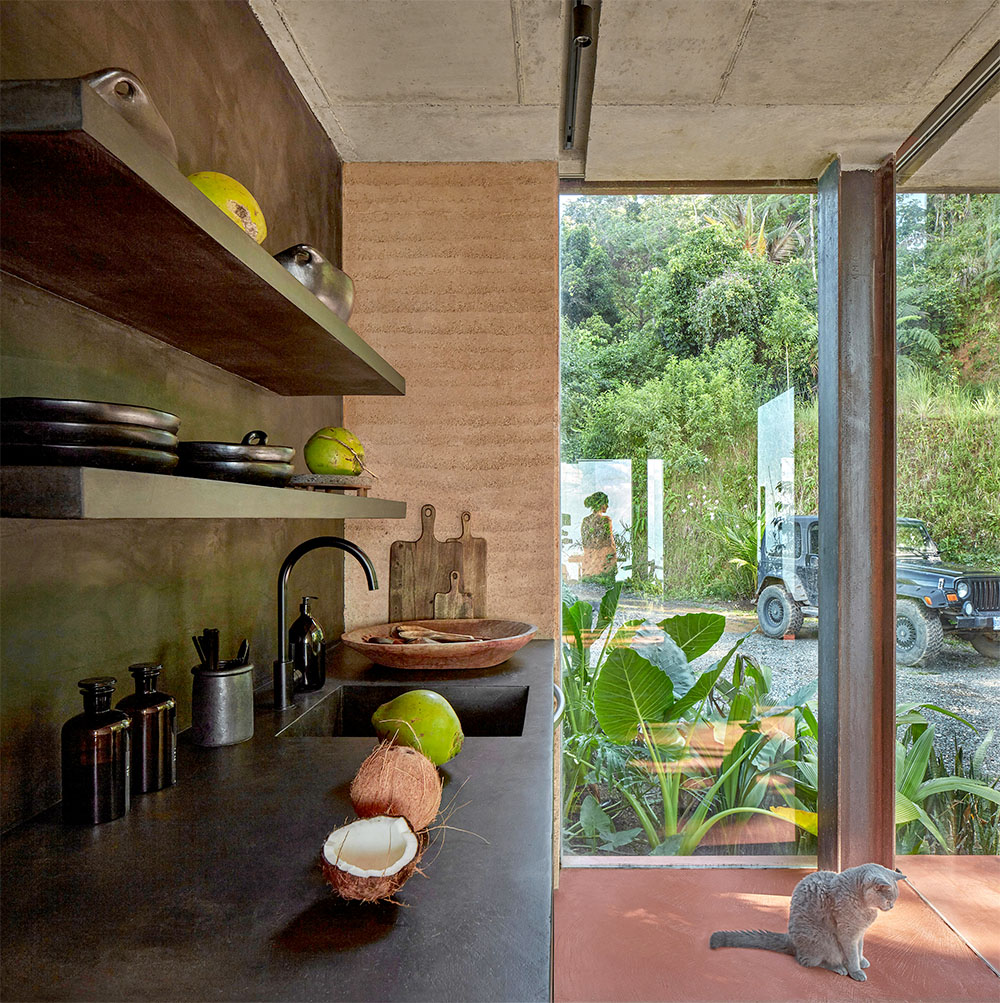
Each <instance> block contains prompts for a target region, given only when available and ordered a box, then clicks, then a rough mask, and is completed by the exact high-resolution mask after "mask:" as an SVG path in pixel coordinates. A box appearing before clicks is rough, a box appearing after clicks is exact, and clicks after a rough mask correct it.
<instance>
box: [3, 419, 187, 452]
mask: <svg viewBox="0 0 1000 1003" xmlns="http://www.w3.org/2000/svg"><path fill="white" fill-rule="evenodd" d="M0 442H4V443H7V442H12V443H19V444H21V445H27V444H28V443H35V442H38V443H44V444H46V445H51V446H134V447H137V448H139V449H161V450H164V451H167V452H174V451H175V450H176V449H177V436H176V435H174V434H173V433H172V432H165V431H163V430H162V429H159V428H147V427H145V426H143V425H121V424H116V423H113V422H86V421H18V420H15V419H12V420H7V419H6V418H4V419H3V420H0Z"/></svg>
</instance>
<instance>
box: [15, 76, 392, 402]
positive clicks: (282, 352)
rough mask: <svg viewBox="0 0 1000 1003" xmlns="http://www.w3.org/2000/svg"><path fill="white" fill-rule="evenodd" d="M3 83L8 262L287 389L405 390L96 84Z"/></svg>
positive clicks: (79, 299) (67, 294)
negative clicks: (98, 90)
mask: <svg viewBox="0 0 1000 1003" xmlns="http://www.w3.org/2000/svg"><path fill="white" fill-rule="evenodd" d="M2 86H3V90H2V97H3V108H2V111H3V118H2V135H3V145H2V154H3V162H2V172H0V183H2V199H3V216H2V222H0V246H2V251H3V258H2V262H0V264H2V267H3V269H4V270H5V271H8V272H12V273H13V274H15V275H18V276H20V277H21V278H23V279H26V280H27V281H28V282H31V283H33V284H35V285H37V286H41V287H42V288H43V289H47V290H49V291H51V292H53V293H56V294H57V295H59V296H62V297H64V298H66V299H69V300H72V301H74V302H76V303H80V304H81V305H83V306H85V307H88V308H89V309H91V310H95V311H97V312H98V313H101V314H104V315H106V316H108V317H112V318H114V319H115V320H118V321H121V322H123V323H125V324H128V325H130V326H131V327H135V328H137V329H138V330H140V331H144V332H145V333H146V334H149V335H151V336H152V337H154V338H158V339H159V340H160V341H163V342H166V343H167V344H169V345H173V346H174V347H175V348H180V349H182V350H184V351H185V352H190V353H191V354H192V355H195V356H197V357H198V358H200V359H204V360H205V361H206V362H210V363H212V364H213V365H216V366H219V367H220V368H222V369H225V370H227V371H228V372H231V373H235V374H236V375H238V376H242V377H243V378H244V379H247V380H250V381H251V382H253V383H256V384H258V385H260V386H262V387H266V388H267V389H269V390H272V391H274V392H275V393H278V394H283V395H286V396H300V395H313V394H316V395H328V394H392V395H399V394H403V393H404V392H405V381H404V379H403V377H402V376H400V374H399V373H397V372H396V371H395V370H394V369H393V368H392V366H390V365H389V364H388V363H387V362H386V361H385V360H384V359H383V358H382V357H381V356H380V355H379V354H378V353H377V352H375V351H374V350H373V349H372V348H370V347H369V346H368V345H367V344H365V342H364V341H362V339H361V338H360V337H358V335H356V334H355V333H354V332H353V331H352V330H351V329H350V328H349V327H348V326H347V325H346V324H344V323H343V322H342V321H341V320H340V318H339V317H337V315H336V314H334V313H333V311H332V310H329V309H328V308H327V307H325V306H324V305H323V304H322V303H320V301H319V300H318V299H316V297H315V296H313V295H312V293H310V292H309V291H308V290H307V289H306V288H305V287H304V286H303V285H301V284H300V283H299V282H298V281H296V279H294V278H293V277H292V276H291V275H290V274H289V273H288V272H287V271H285V269H284V268H282V267H281V265H279V264H278V263H277V262H276V261H275V260H274V259H273V258H272V257H271V256H270V255H269V254H268V253H267V251H265V250H264V249H263V248H262V247H260V246H258V245H257V244H256V243H255V242H254V241H253V240H252V239H251V238H250V237H248V236H247V235H246V234H245V233H244V232H243V230H242V229H240V227H238V226H237V225H236V224H235V223H233V222H232V221H231V220H230V219H229V218H228V217H227V216H226V215H225V214H224V213H222V212H221V211H220V210H219V209H218V208H216V206H215V205H214V204H213V203H212V202H210V201H209V200H208V199H207V198H206V197H205V196H204V195H202V194H201V192H200V191H198V189H197V188H195V187H194V185H192V184H191V183H190V182H189V181H188V180H187V178H185V177H184V176H183V175H182V174H181V173H180V172H179V171H178V170H177V169H176V168H175V167H174V166H173V165H172V164H171V163H170V162H169V161H167V160H166V159H165V158H164V157H162V156H161V155H160V154H159V153H157V152H156V151H155V150H153V149H152V148H151V147H150V146H149V145H148V144H147V143H146V142H145V141H144V140H143V139H142V137H141V136H139V134H138V133H137V132H136V131H135V130H134V129H133V128H132V127H131V126H130V125H128V123H126V122H125V121H124V120H123V119H122V118H121V117H120V116H119V115H118V114H117V112H115V111H114V109H112V108H111V107H109V106H108V105H107V104H105V102H104V101H103V100H102V99H101V98H100V97H99V96H98V95H97V94H96V93H94V92H93V90H92V89H91V88H90V87H89V86H88V85H87V84H85V83H81V81H79V80H75V79H69V80H36V81H5V82H4V83H3V85H2Z"/></svg>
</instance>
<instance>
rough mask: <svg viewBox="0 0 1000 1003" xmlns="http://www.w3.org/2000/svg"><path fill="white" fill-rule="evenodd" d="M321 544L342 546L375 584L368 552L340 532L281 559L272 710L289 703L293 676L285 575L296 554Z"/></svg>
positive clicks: (301, 546)
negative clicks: (286, 613) (339, 534)
mask: <svg viewBox="0 0 1000 1003" xmlns="http://www.w3.org/2000/svg"><path fill="white" fill-rule="evenodd" d="M321 547H334V548H336V549H337V550H343V551H344V552H345V553H347V554H350V555H351V556H352V557H354V558H355V559H356V560H357V562H358V563H359V564H360V565H361V567H362V569H363V570H364V573H365V578H367V579H368V588H369V590H370V591H374V590H375V589H377V588H378V580H377V579H376V578H375V568H374V567H373V566H372V562H371V560H370V559H369V557H368V555H367V554H366V553H365V552H364V551H363V550H362V549H361V548H360V547H359V546H358V545H357V544H356V543H351V541H350V540H345V539H344V538H343V537H341V536H317V537H314V538H313V539H312V540H306V541H305V543H300V544H299V545H298V546H297V547H295V548H293V550H292V551H291V552H290V553H289V555H288V556H287V557H286V558H285V560H284V561H283V562H282V565H281V570H280V571H279V572H278V645H277V648H276V651H277V653H278V657H277V658H276V659H275V662H274V707H275V710H286V709H287V708H289V707H291V706H292V687H293V685H294V678H293V675H294V674H293V672H292V658H291V652H290V651H289V646H288V636H287V632H286V630H285V601H286V594H287V591H288V576H289V575H290V574H291V572H292V568H294V567H295V565H296V564H297V563H298V561H299V558H300V557H303V556H304V555H305V554H308V553H310V552H311V551H313V550H319V549H320V548H321Z"/></svg>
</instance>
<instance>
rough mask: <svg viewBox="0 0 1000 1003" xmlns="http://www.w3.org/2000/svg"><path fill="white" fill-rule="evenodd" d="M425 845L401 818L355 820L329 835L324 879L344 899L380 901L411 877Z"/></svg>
mask: <svg viewBox="0 0 1000 1003" xmlns="http://www.w3.org/2000/svg"><path fill="white" fill-rule="evenodd" d="M426 845H427V844H426V840H422V839H420V838H419V837H418V835H417V834H416V833H415V832H414V831H413V829H412V827H411V826H410V824H409V822H407V821H406V819H405V818H402V817H401V816H395V817H389V816H387V815H376V816H374V817H372V818H360V819H356V820H355V821H354V822H351V823H349V824H348V825H343V826H341V827H340V828H339V829H334V830H333V832H331V833H330V835H329V836H327V838H326V842H325V843H324V844H323V851H322V854H321V856H320V862H321V864H322V867H323V876H324V877H325V878H326V880H327V883H328V884H329V885H330V887H331V888H332V889H333V891H334V893H335V894H337V895H339V896H340V897H341V898H345V899H355V900H357V901H360V902H381V901H383V900H384V899H387V898H389V897H391V896H392V895H393V894H394V893H395V892H397V891H398V890H399V889H400V888H402V887H403V885H404V884H405V883H406V882H407V880H408V879H409V878H410V877H411V876H412V874H413V872H414V871H415V870H416V869H417V864H418V863H420V858H421V856H422V855H423V852H424V849H425V847H426Z"/></svg>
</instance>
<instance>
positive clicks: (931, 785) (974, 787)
mask: <svg viewBox="0 0 1000 1003" xmlns="http://www.w3.org/2000/svg"><path fill="white" fill-rule="evenodd" d="M953 791H964V792H965V793H966V794H975V795H976V796H977V797H981V798H985V799H986V800H987V801H992V802H993V803H994V804H1000V791H998V790H997V789H996V788H995V787H990V786H989V785H988V784H984V783H983V782H982V781H981V780H965V779H963V778H962V777H935V778H934V779H933V780H925V781H924V782H923V783H922V784H921V785H920V786H919V787H918V788H917V790H916V793H915V794H914V800H916V801H923V800H924V799H925V798H928V797H930V796H931V795H932V794H944V793H951V792H953Z"/></svg>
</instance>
